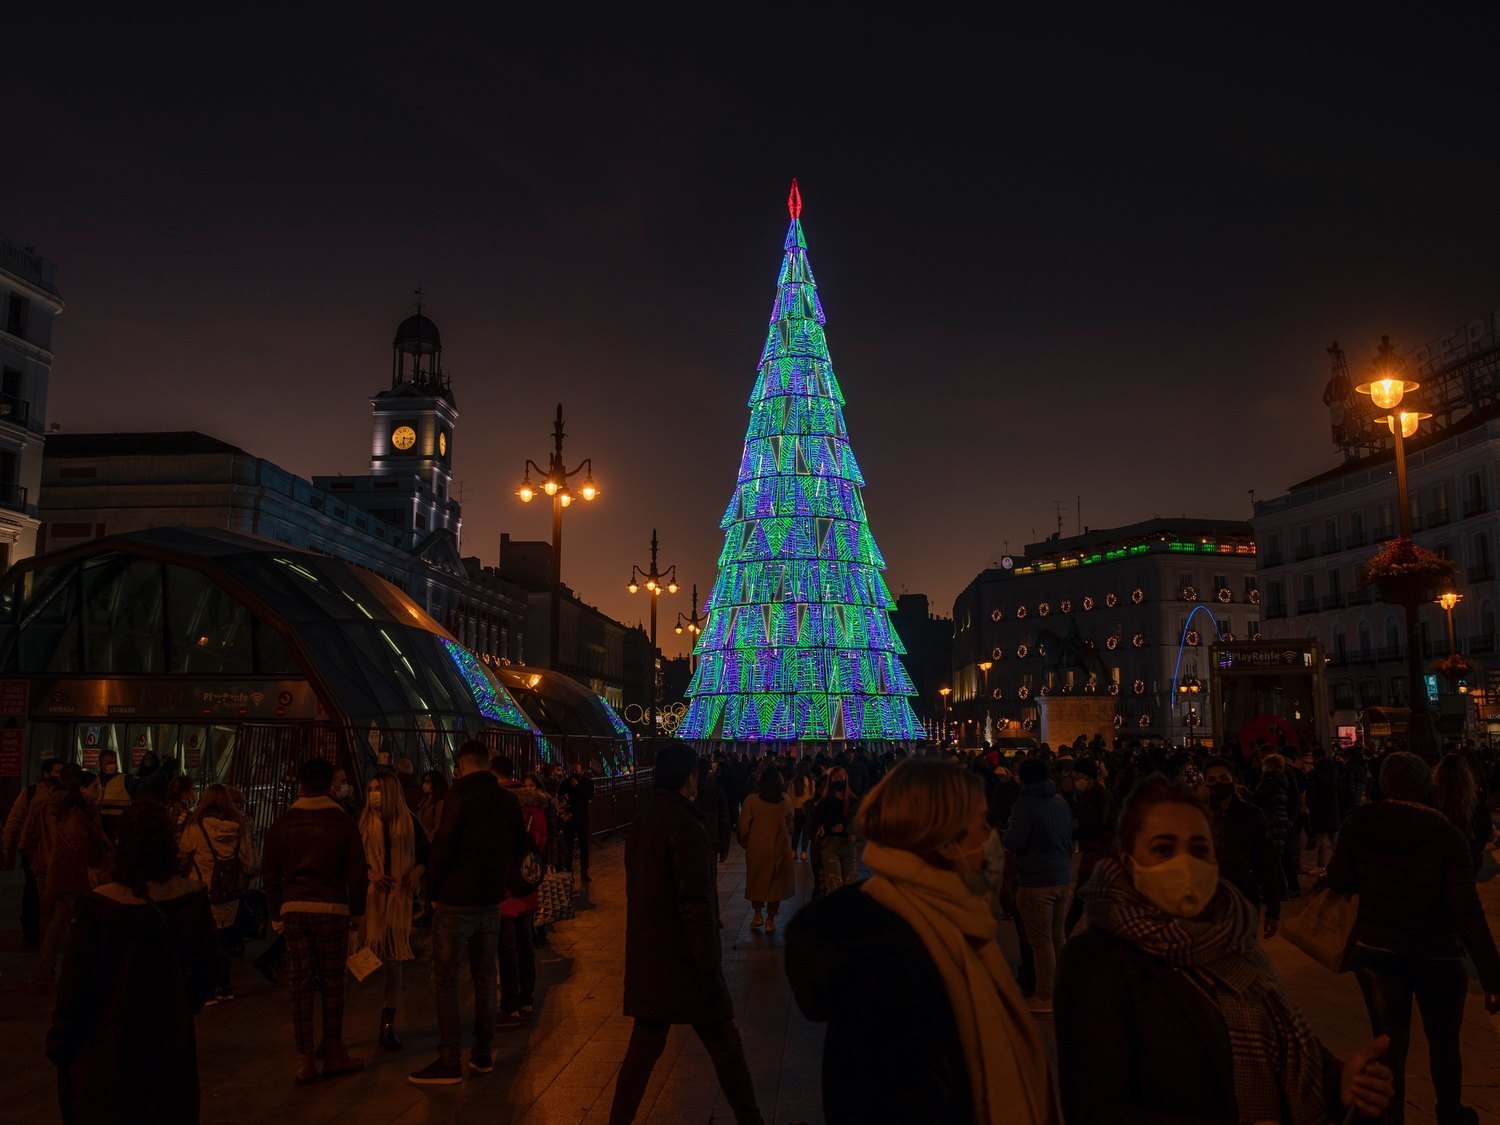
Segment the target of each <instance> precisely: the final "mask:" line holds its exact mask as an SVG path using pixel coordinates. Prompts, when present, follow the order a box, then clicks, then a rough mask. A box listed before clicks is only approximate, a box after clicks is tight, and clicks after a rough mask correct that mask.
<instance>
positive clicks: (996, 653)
mask: <svg viewBox="0 0 1500 1125" xmlns="http://www.w3.org/2000/svg"><path fill="white" fill-rule="evenodd" d="M990 659H991V660H1004V659H1005V650H1004V649H1003V648H1001V647H1000V646H999V645H996V646H995V647H994V648H992V649H990Z"/></svg>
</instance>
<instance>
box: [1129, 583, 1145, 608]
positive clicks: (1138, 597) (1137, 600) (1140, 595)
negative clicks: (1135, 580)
mask: <svg viewBox="0 0 1500 1125" xmlns="http://www.w3.org/2000/svg"><path fill="white" fill-rule="evenodd" d="M1130 600H1131V602H1133V603H1134V604H1135V605H1140V604H1141V603H1142V602H1143V601H1145V600H1146V591H1145V590H1142V589H1141V588H1140V587H1139V586H1137V587H1136V588H1135V589H1134V590H1132V591H1130Z"/></svg>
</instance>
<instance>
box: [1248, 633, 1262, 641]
mask: <svg viewBox="0 0 1500 1125" xmlns="http://www.w3.org/2000/svg"><path fill="white" fill-rule="evenodd" d="M1250 639H1251V640H1252V641H1258V640H1260V639H1261V637H1260V634H1259V633H1252V634H1250Z"/></svg>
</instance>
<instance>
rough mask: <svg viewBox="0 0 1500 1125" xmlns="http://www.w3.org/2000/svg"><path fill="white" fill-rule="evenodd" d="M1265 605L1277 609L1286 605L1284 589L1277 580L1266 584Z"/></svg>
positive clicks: (1282, 584)
mask: <svg viewBox="0 0 1500 1125" xmlns="http://www.w3.org/2000/svg"><path fill="white" fill-rule="evenodd" d="M1266 604H1267V605H1270V606H1272V607H1274V608H1278V609H1279V608H1281V607H1282V606H1284V605H1286V587H1285V585H1284V583H1282V581H1281V580H1280V579H1279V578H1278V579H1277V580H1276V581H1275V582H1269V583H1267V584H1266Z"/></svg>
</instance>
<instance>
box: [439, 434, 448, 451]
mask: <svg viewBox="0 0 1500 1125" xmlns="http://www.w3.org/2000/svg"><path fill="white" fill-rule="evenodd" d="M438 456H439V457H446V456H448V435H447V434H445V433H443V432H442V431H439V432H438Z"/></svg>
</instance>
